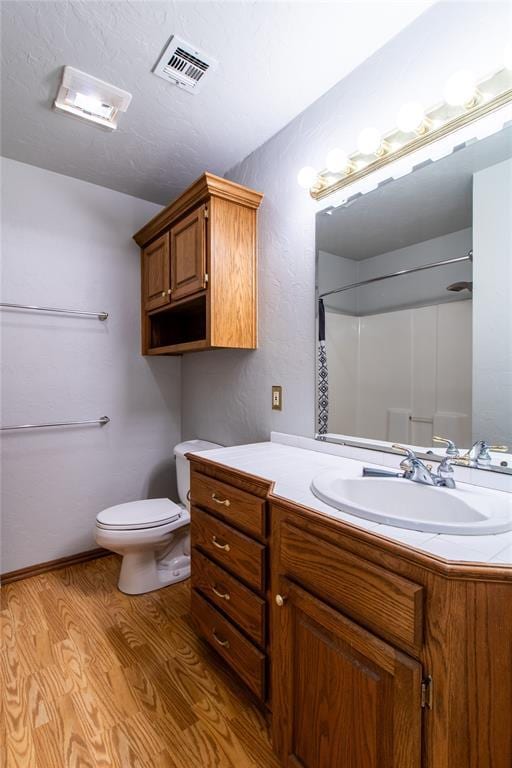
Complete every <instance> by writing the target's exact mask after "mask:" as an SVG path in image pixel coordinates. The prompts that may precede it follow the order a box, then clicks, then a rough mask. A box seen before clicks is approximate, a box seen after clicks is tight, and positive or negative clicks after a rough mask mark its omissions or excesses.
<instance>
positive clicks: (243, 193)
mask: <svg viewBox="0 0 512 768" xmlns="http://www.w3.org/2000/svg"><path fill="white" fill-rule="evenodd" d="M261 199H262V195H261V194H260V193H259V192H255V191H253V190H251V189H249V188H248V187H243V186H241V185H240V184H235V183H233V182H230V181H227V180H226V179H222V178H219V177H217V176H214V175H213V174H210V173H205V174H203V176H201V177H200V178H199V179H198V180H197V181H196V182H195V183H194V184H192V186H191V187H189V188H188V189H187V190H186V191H185V192H184V193H183V194H182V195H181V196H180V197H179V198H178V199H177V200H175V201H174V202H172V203H171V204H170V205H169V206H167V208H165V209H164V210H162V211H161V212H160V213H159V214H157V216H155V217H154V218H153V219H152V220H151V221H150V222H149V223H148V224H146V225H145V226H144V227H143V228H142V229H141V230H139V232H137V233H136V234H135V235H134V239H135V241H136V242H137V243H138V245H140V246H141V271H142V302H141V303H142V318H141V319H142V353H143V354H145V355H172V354H182V353H183V352H192V351H197V350H201V349H215V348H228V349H255V348H256V346H257V239H256V235H257V210H258V207H259V205H260V202H261Z"/></svg>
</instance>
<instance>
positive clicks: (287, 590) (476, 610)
mask: <svg viewBox="0 0 512 768" xmlns="http://www.w3.org/2000/svg"><path fill="white" fill-rule="evenodd" d="M271 518H272V531H271V540H272V548H271V551H272V568H271V578H272V584H273V600H272V636H271V648H272V729H273V743H274V749H275V750H276V752H277V754H278V755H279V757H280V759H281V761H282V764H283V765H284V766H287V767H289V768H292V767H293V768H299V766H300V768H342V767H343V766H353V767H354V768H359V767H361V768H363V767H364V768H510V766H511V765H512V714H511V713H512V673H511V661H510V653H511V648H512V610H511V608H510V606H511V605H512V569H510V568H503V567H502V568H500V567H499V566H498V567H492V566H484V565H481V566H478V565H472V564H461V563H457V564H450V563H446V562H445V561H442V560H437V559H436V558H434V557H430V556H427V555H422V554H421V553H419V552H418V551H417V550H413V549H409V548H408V547H405V546H401V545H399V544H398V543H396V542H391V541H388V540H386V539H384V538H380V537H378V536H375V535H373V534H371V533H370V532H367V531H364V530H362V529H358V528H355V527H353V526H350V525H347V524H344V523H341V522H339V521H336V520H334V519H328V518H325V516H323V515H320V514H318V513H315V512H313V511H311V510H306V509H304V508H302V507H298V506H296V505H293V504H291V503H290V504H289V505H288V504H287V503H286V502H281V501H279V502H278V501H277V500H275V501H273V502H272V505H271Z"/></svg>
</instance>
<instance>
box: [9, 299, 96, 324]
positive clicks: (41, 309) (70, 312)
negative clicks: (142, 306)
mask: <svg viewBox="0 0 512 768" xmlns="http://www.w3.org/2000/svg"><path fill="white" fill-rule="evenodd" d="M0 307H5V308H6V309H29V310H34V311H36V312H58V313H61V314H64V315H81V316H82V317H97V318H98V320H106V319H107V317H108V312H82V311H81V310H78V309H56V308H55V307H36V306H33V305H32V304H8V303H6V302H0Z"/></svg>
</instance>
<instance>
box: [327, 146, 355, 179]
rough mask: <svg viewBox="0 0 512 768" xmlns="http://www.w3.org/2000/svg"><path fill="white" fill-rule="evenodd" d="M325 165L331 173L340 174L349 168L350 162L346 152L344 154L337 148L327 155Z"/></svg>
mask: <svg viewBox="0 0 512 768" xmlns="http://www.w3.org/2000/svg"><path fill="white" fill-rule="evenodd" d="M325 164H326V166H327V170H328V171H330V172H331V173H341V172H342V171H346V170H347V168H348V167H349V166H350V160H349V159H348V155H347V153H346V152H344V151H343V150H342V149H339V147H336V148H335V149H331V151H330V152H328V153H327V157H326V158H325Z"/></svg>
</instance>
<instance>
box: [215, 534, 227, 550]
mask: <svg viewBox="0 0 512 768" xmlns="http://www.w3.org/2000/svg"><path fill="white" fill-rule="evenodd" d="M212 544H213V546H214V547H217V549H223V550H224V551H225V552H229V550H230V546H229V544H222V543H221V542H220V541H217V537H216V536H212Z"/></svg>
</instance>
